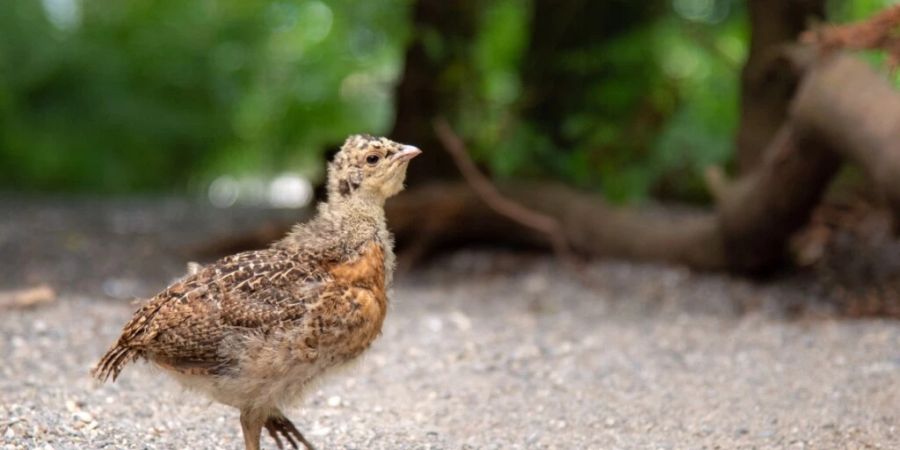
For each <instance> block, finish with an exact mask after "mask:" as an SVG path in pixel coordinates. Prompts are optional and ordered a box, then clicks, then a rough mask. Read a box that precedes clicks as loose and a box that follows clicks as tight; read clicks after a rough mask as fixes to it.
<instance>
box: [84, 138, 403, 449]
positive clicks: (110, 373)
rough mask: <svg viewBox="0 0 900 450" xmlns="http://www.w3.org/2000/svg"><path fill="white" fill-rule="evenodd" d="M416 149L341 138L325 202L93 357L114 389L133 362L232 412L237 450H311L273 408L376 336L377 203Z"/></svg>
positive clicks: (381, 262)
mask: <svg viewBox="0 0 900 450" xmlns="http://www.w3.org/2000/svg"><path fill="white" fill-rule="evenodd" d="M418 153H419V150H418V149H416V148H415V147H409V146H403V145H400V144H397V143H395V142H392V141H389V140H387V139H384V138H373V137H371V136H351V137H350V138H349V139H348V140H347V142H346V143H345V144H344V146H343V148H342V150H341V151H340V152H339V153H338V154H337V155H336V156H335V159H334V161H332V163H331V164H330V165H329V173H328V191H329V194H328V195H329V201H328V202H327V203H324V204H322V205H320V207H319V213H318V215H317V216H316V217H315V218H314V219H313V220H312V221H310V222H308V223H305V224H301V225H298V226H297V227H296V228H295V229H294V230H293V231H292V232H291V233H290V234H289V235H288V236H287V237H285V238H284V239H282V240H281V241H278V242H276V243H274V244H273V245H272V246H271V247H270V248H268V249H265V250H259V251H252V252H245V253H239V254H236V255H233V256H229V257H226V258H223V259H221V260H219V261H216V262H215V263H213V264H210V265H208V266H205V267H202V266H201V267H194V268H192V269H191V271H190V273H189V274H188V275H186V276H185V277H184V278H182V279H181V280H179V281H177V282H175V283H173V284H172V285H170V286H169V287H167V288H166V289H165V290H164V291H162V292H160V293H159V294H157V295H156V296H155V297H153V298H152V299H150V300H149V301H147V302H146V303H145V304H144V305H143V306H142V307H141V308H140V309H138V311H137V312H135V314H134V316H133V318H132V319H131V321H129V322H128V323H127V324H126V325H125V327H124V329H123V331H122V334H121V336H120V337H119V339H118V340H117V341H116V343H115V344H114V345H113V346H112V348H111V349H110V350H109V351H108V352H107V353H106V355H105V356H104V357H103V358H102V359H101V360H100V362H99V363H98V364H97V367H96V369H95V372H94V373H95V375H96V376H97V377H98V378H99V379H101V380H107V379H112V380H115V379H116V378H117V377H118V376H119V374H120V372H121V371H122V369H123V368H124V367H125V366H126V365H127V364H128V363H130V362H132V361H135V360H137V359H146V360H148V361H150V362H152V363H153V364H155V365H157V366H159V367H161V368H163V369H164V370H165V371H167V372H168V373H169V374H171V375H173V376H174V377H175V378H176V379H177V380H178V381H179V382H181V383H182V384H184V385H185V386H187V387H190V388H193V389H197V390H199V391H201V392H203V393H205V394H207V395H209V396H210V397H212V398H213V399H215V400H217V401H219V402H222V403H225V404H228V405H231V406H234V407H236V408H238V409H240V411H241V425H242V429H243V433H244V441H245V445H246V448H247V449H250V450H257V449H258V448H259V436H260V432H261V429H262V428H263V427H265V428H266V429H267V430H268V431H269V433H270V434H271V435H272V437H273V438H274V439H275V441H276V444H277V445H278V447H279V448H281V447H282V439H284V440H286V441H287V442H288V443H289V444H291V445H292V446H293V447H295V448H296V447H297V445H298V442H299V443H302V444H304V445H305V446H307V447H311V446H310V445H309V443H308V442H307V441H306V439H305V438H304V437H303V435H302V434H301V433H300V431H299V430H297V428H296V427H294V425H293V424H292V423H291V422H290V421H289V420H288V419H287V418H285V417H284V415H283V414H282V413H281V408H283V407H285V406H288V405H289V404H291V403H292V402H294V401H296V400H297V399H298V398H299V397H300V396H301V395H302V392H303V389H304V387H305V386H306V385H307V384H308V383H309V382H310V381H311V380H313V379H315V378H316V377H319V376H321V375H322V374H323V373H324V372H326V371H328V370H330V369H332V368H335V367H338V366H341V365H343V364H344V363H347V362H349V361H351V360H353V359H354V358H355V357H357V356H358V355H359V354H360V353H362V352H363V351H364V350H365V349H366V348H368V347H369V345H370V344H371V343H372V342H373V341H374V339H375V338H376V337H377V336H378V334H379V333H380V331H381V326H382V323H383V321H384V318H385V313H386V312H387V304H388V298H387V290H388V287H389V285H390V283H391V273H392V271H393V264H394V257H393V251H392V246H393V242H392V238H391V236H390V234H389V233H388V231H387V228H386V226H385V222H384V209H383V205H384V201H385V199H386V198H388V197H390V196H392V195H394V194H396V193H397V192H399V191H400V190H401V189H402V183H403V178H404V177H405V173H406V166H407V164H408V162H409V160H410V159H411V158H412V157H414V156H415V155H417V154H418Z"/></svg>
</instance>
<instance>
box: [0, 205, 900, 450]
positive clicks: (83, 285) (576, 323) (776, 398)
mask: <svg viewBox="0 0 900 450" xmlns="http://www.w3.org/2000/svg"><path fill="white" fill-rule="evenodd" d="M246 213H247V211H241V210H229V211H216V210H211V209H207V208H199V207H197V208H195V207H191V206H190V204H189V203H186V202H183V201H179V200H171V201H169V200H167V201H158V200H157V201H152V200H147V201H141V202H134V201H130V202H129V201H122V202H113V203H102V204H98V203H92V202H89V201H74V202H73V201H46V200H43V201H28V202H24V201H19V200H15V199H5V200H4V199H0V251H2V256H3V258H2V260H3V261H0V272H2V273H4V274H5V275H0V277H4V278H0V285H2V286H17V285H23V284H24V285H27V284H30V283H35V282H37V281H47V282H50V283H51V284H52V285H54V287H56V288H57V290H58V291H60V298H59V299H58V301H57V302H56V303H55V304H53V305H50V306H45V307H41V308H38V309H34V310H27V311H21V310H12V311H0V361H2V364H0V449H19V448H40V449H49V448H53V449H83V448H109V449H157V448H160V449H163V448H164V449H187V448H191V449H218V448H234V449H237V448H241V442H242V441H241V437H240V427H239V424H238V420H237V413H236V411H233V410H231V409H229V408H227V407H224V406H221V405H217V404H214V403H210V402H209V401H207V400H204V399H202V398H200V397H199V396H196V395H193V394H185V392H184V391H183V390H182V389H181V388H179V387H178V386H177V385H175V384H174V383H173V382H171V381H168V380H167V379H166V378H165V377H164V376H162V375H161V374H159V373H158V372H155V371H154V370H152V369H151V368H150V367H148V366H146V365H137V366H133V367H131V368H129V369H128V370H126V372H125V373H124V374H123V376H122V378H120V380H119V382H117V383H116V384H107V385H99V384H98V383H96V382H94V381H92V380H91V379H90V377H89V375H88V371H89V369H90V367H91V366H92V364H93V363H94V362H95V361H96V360H97V358H98V357H99V356H100V355H101V354H102V353H103V351H104V350H105V349H106V347H107V345H108V344H110V342H111V341H112V340H113V339H114V338H115V337H116V335H117V334H118V331H119V329H120V327H121V325H122V324H123V323H124V322H125V320H126V319H127V318H128V317H129V315H130V313H131V311H132V310H133V309H134V306H133V305H131V304H130V302H129V301H128V297H129V296H130V295H145V294H146V293H149V292H152V291H154V290H156V289H157V288H161V287H162V286H163V284H164V283H165V281H166V279H167V278H169V277H174V276H176V275H178V273H179V272H180V271H181V270H183V263H184V255H183V252H179V251H177V250H178V249H179V248H182V247H183V246H185V245H187V244H188V243H190V242H193V241H196V240H198V239H201V240H202V239H206V238H208V237H209V236H211V235H214V234H216V233H221V232H225V231H227V230H233V229H240V228H241V227H242V226H249V225H250V224H252V223H253V222H254V220H256V221H258V220H259V218H260V214H258V213H255V214H246ZM273 214H275V216H279V214H282V213H273ZM211 217H215V218H216V220H217V221H216V222H215V225H210V223H211V222H210V221H209V220H205V219H209V218H211ZM123 224H124V225H123ZM129 224H130V225H129ZM169 230H171V231H169ZM129 249H137V250H135V251H134V252H136V253H138V254H139V256H140V257H138V258H135V257H131V256H129V255H132V254H134V252H131V253H130V252H129ZM173 255H174V256H173ZM9 274H13V276H12V277H11V278H10V277H8V275H9ZM587 276H588V277H589V278H590V279H591V280H592V281H591V285H590V287H586V286H583V285H582V284H581V283H579V281H577V280H576V279H575V278H574V277H572V276H569V275H566V274H564V273H562V272H561V271H560V269H559V268H558V267H557V265H556V264H555V263H554V262H553V261H552V260H551V259H548V258H545V257H534V256H526V255H515V254H508V253H499V252H492V253H487V252H463V253H459V254H456V255H452V256H449V257H446V258H443V259H441V260H439V261H437V262H435V263H433V264H431V265H430V266H429V268H426V269H423V270H420V271H417V272H413V273H410V274H401V275H399V276H398V285H397V286H396V288H395V292H394V297H393V304H392V309H391V311H390V313H389V315H388V319H387V321H386V323H385V330H384V334H383V336H382V337H381V339H380V340H379V341H378V342H377V343H376V345H375V346H374V347H373V348H372V351H370V352H369V353H368V354H367V356H366V357H365V358H364V360H363V361H362V362H361V364H359V365H358V366H357V367H355V368H354V369H353V370H351V371H349V372H345V373H342V374H340V375H338V376H336V377H334V378H332V379H331V380H328V381H327V382H325V383H323V384H321V385H320V386H316V387H315V388H314V389H311V391H310V395H309V397H308V399H307V400H306V401H305V403H304V404H303V405H302V406H301V407H300V408H298V409H296V410H294V411H290V412H289V413H288V415H289V416H290V417H291V418H292V419H293V420H294V422H295V423H296V424H297V425H298V426H299V427H301V429H304V430H306V433H307V437H309V438H310V440H311V441H312V442H314V443H316V444H318V445H319V448H320V449H331V448H345V449H482V448H484V449H491V448H497V449H500V448H503V449H516V448H558V449H582V448H584V449H607V448H610V449H611V448H622V449H632V448H636V449H643V448H647V449H659V448H662V449H670V448H671V449H681V448H690V449H694V448H729V449H730V448H816V449H828V448H897V446H898V445H900V444H898V443H900V430H898V428H897V426H898V418H900V417H898V406H900V345H898V344H900V326H898V324H897V323H896V322H891V321H879V320H857V321H847V320H834V319H831V318H829V316H828V315H827V314H825V313H821V312H815V311H817V309H816V305H817V304H818V303H819V302H818V301H817V299H816V298H815V295H814V290H812V289H807V288H804V287H803V286H802V284H798V283H792V282H780V283H777V284H769V285H756V284H752V283H748V282H745V281H742V280H737V279H732V278H728V277H724V276H720V275H701V274H695V273H692V272H689V271H687V270H684V269H680V268H674V267H661V266H647V265H633V264H626V263H616V262H598V263H595V264H593V265H591V266H590V267H589V268H588V271H587ZM798 305H802V306H803V307H804V309H805V310H806V311H807V312H806V313H803V314H800V315H797V314H793V313H792V314H788V313H787V311H795V310H796V309H797V306H798ZM810 311H812V312H810ZM264 445H267V446H268V448H274V445H273V443H272V441H271V440H269V439H268V438H265V442H264Z"/></svg>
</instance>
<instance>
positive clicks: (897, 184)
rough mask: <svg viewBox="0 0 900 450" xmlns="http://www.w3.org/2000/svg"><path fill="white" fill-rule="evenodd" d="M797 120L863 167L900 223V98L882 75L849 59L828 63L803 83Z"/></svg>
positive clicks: (844, 56)
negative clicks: (899, 219)
mask: <svg viewBox="0 0 900 450" xmlns="http://www.w3.org/2000/svg"><path fill="white" fill-rule="evenodd" d="M792 117H793V120H794V122H795V123H796V124H797V126H798V127H800V128H803V129H804V130H806V132H809V133H814V134H816V135H819V136H822V139H823V140H826V141H828V142H830V143H832V144H833V146H834V148H835V149H836V151H837V152H839V154H840V155H841V156H843V157H844V158H846V159H847V160H849V161H852V162H854V163H857V164H859V166H860V167H862V168H863V170H864V171H865V172H866V173H867V174H868V175H869V177H870V179H871V181H872V183H873V185H874V186H875V187H876V189H877V190H879V191H880V192H881V193H882V194H883V195H884V196H885V197H886V198H887V200H888V201H889V202H890V204H891V205H892V208H893V210H894V212H895V217H897V218H900V94H898V93H897V91H896V90H895V89H894V88H893V87H892V86H891V84H890V83H889V82H888V80H887V79H885V77H884V76H883V75H881V74H879V73H877V72H875V71H874V70H872V68H871V67H870V66H869V65H868V64H866V63H865V62H863V61H861V60H859V59H857V58H855V57H853V56H850V55H847V54H841V53H839V54H835V55H833V56H832V57H830V58H826V59H824V60H823V61H821V62H820V63H819V64H818V65H817V66H816V68H815V69H814V70H812V71H811V72H810V74H809V75H808V76H807V77H806V79H805V80H804V82H803V83H802V84H801V86H800V88H799V90H798V92H797V96H796V98H795V99H794V107H793V112H792Z"/></svg>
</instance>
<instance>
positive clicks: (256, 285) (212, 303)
mask: <svg viewBox="0 0 900 450" xmlns="http://www.w3.org/2000/svg"><path fill="white" fill-rule="evenodd" d="M312 260H313V258H306V259H304V258H297V257H296V256H292V255H289V254H288V253H286V252H284V251H283V250H276V249H267V250H260V251H253V252H244V253H239V254H237V255H233V256H229V257H226V258H223V259H221V260H219V261H217V262H216V263H214V264H211V265H209V266H206V267H204V268H202V269H201V270H199V271H197V272H196V273H194V274H192V275H188V276H187V277H185V278H184V279H182V280H180V281H178V282H176V283H174V284H172V285H171V286H169V287H168V288H167V289H166V290H165V291H163V292H161V293H160V294H158V295H157V296H156V297H154V298H153V299H151V300H150V301H149V302H148V303H147V304H146V305H144V306H143V307H142V308H140V309H139V310H138V311H137V312H136V313H135V315H134V317H133V318H132V320H131V322H129V323H128V324H127V325H126V326H125V329H124V331H123V333H122V336H121V337H120V339H119V345H124V346H127V347H129V348H133V349H135V350H137V351H138V352H139V353H140V354H141V355H142V356H146V357H149V358H151V359H153V360H154V361H156V362H158V363H160V364H163V365H167V366H171V367H173V368H176V369H179V370H203V371H217V370H220V369H222V368H225V367H227V366H228V365H229V364H230V363H232V362H233V361H229V360H227V357H226V356H225V355H223V352H221V351H220V347H221V346H222V345H223V343H225V342H226V340H227V338H229V337H230V336H234V335H241V334H249V333H254V332H257V333H266V332H268V331H269V330H271V329H273V328H277V327H279V326H284V325H287V324H290V323H291V322H296V321H299V320H302V319H303V317H304V316H305V315H306V313H307V306H308V304H309V303H310V301H312V300H314V299H315V298H317V296H318V295H319V294H320V293H321V292H322V289H323V286H324V284H325V281H326V279H327V278H328V277H329V275H328V273H327V272H326V271H324V270H323V269H322V267H321V266H320V265H317V264H315V263H314V262H313V261H312Z"/></svg>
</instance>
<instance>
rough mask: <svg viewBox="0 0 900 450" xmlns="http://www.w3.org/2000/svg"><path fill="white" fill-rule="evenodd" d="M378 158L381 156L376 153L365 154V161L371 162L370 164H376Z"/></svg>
mask: <svg viewBox="0 0 900 450" xmlns="http://www.w3.org/2000/svg"><path fill="white" fill-rule="evenodd" d="M380 159H381V157H380V156H378V155H369V156H366V162H367V163H369V164H372V165H375V164H377V163H378V160H380Z"/></svg>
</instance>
